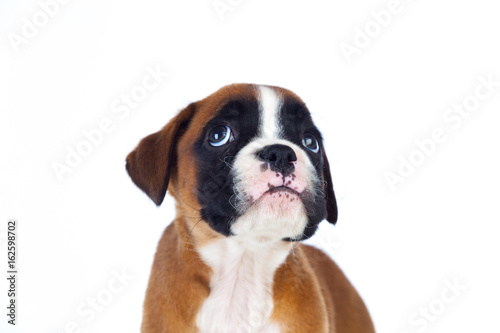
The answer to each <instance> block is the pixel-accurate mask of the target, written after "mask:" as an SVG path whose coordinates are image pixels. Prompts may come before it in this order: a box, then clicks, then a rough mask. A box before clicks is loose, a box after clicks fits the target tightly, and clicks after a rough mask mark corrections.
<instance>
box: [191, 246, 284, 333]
mask: <svg viewBox="0 0 500 333" xmlns="http://www.w3.org/2000/svg"><path fill="white" fill-rule="evenodd" d="M199 251H200V254H201V257H202V258H203V260H204V261H205V262H206V264H207V265H209V266H210V267H211V268H212V270H213V275H212V277H211V281H210V295H209V297H208V298H207V299H206V300H205V302H204V303H203V305H202V307H201V309H200V312H199V313H198V316H197V325H198V328H199V330H200V333H253V332H259V333H279V332H280V329H279V326H278V325H277V324H276V323H272V322H270V320H269V317H270V315H271V313H272V310H273V298H272V285H273V278H274V273H275V272H276V269H277V268H278V267H279V266H280V265H281V264H282V263H283V262H284V261H285V259H286V257H287V255H288V253H289V251H290V244H289V243H285V242H281V241H280V242H276V243H274V244H251V243H247V242H242V241H241V240H236V239H234V238H225V239H222V240H219V241H216V242H214V243H212V244H210V245H207V246H204V247H203V248H201V249H199Z"/></svg>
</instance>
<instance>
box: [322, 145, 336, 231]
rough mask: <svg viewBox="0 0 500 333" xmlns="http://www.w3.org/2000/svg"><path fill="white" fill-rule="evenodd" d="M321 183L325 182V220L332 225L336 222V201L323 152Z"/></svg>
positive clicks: (328, 165) (328, 167)
mask: <svg viewBox="0 0 500 333" xmlns="http://www.w3.org/2000/svg"><path fill="white" fill-rule="evenodd" d="M323 181H324V182H325V185H324V186H325V195H326V213H327V215H326V220H327V221H328V222H330V223H332V224H335V223H336V222H337V215H338V211H337V200H336V199H335V192H333V182H332V175H331V174H330V164H329V163H328V158H327V157H326V154H325V152H324V150H323Z"/></svg>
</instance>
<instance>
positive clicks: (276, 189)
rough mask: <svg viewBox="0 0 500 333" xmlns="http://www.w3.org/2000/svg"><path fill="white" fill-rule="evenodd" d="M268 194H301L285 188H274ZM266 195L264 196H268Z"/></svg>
mask: <svg viewBox="0 0 500 333" xmlns="http://www.w3.org/2000/svg"><path fill="white" fill-rule="evenodd" d="M266 193H269V194H273V193H287V194H293V195H296V196H300V194H299V193H298V192H297V191H294V190H292V189H291V188H289V187H285V186H279V187H274V188H272V189H270V190H269V191H267V192H266ZM266 193H264V194H266Z"/></svg>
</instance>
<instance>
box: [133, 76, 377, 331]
mask: <svg viewBox="0 0 500 333" xmlns="http://www.w3.org/2000/svg"><path fill="white" fill-rule="evenodd" d="M287 93H289V92H287ZM255 94H256V92H255V90H254V89H253V88H251V86H248V85H231V86H227V87H224V88H222V89H221V90H219V91H218V92H217V93H215V94H213V95H211V96H209V97H207V98H205V99H203V100H201V101H199V102H196V103H192V104H190V105H189V106H188V107H187V108H186V109H184V110H182V111H181V112H180V113H179V114H178V115H177V116H176V117H175V118H174V119H173V120H172V121H171V122H170V123H169V124H167V125H166V126H165V127H164V128H163V129H162V130H160V131H159V132H157V133H155V134H152V135H150V136H148V137H146V138H144V139H143V140H142V141H141V142H140V143H139V145H138V147H137V148H136V149H135V150H134V151H133V152H131V153H130V154H129V155H128V157H127V170H128V172H129V174H130V176H131V177H132V179H133V181H134V182H135V183H136V185H137V186H138V187H139V188H141V189H142V190H143V191H144V192H146V194H148V195H149V196H150V197H151V198H152V199H153V201H154V202H155V203H156V204H158V205H159V204H160V203H161V202H162V201H163V197H164V195H165V192H166V190H167V187H168V190H169V192H170V193H171V195H172V196H173V197H174V198H175V199H176V202H177V205H176V206H177V207H176V209H177V217H176V219H175V221H174V223H172V224H171V225H169V226H168V227H167V228H166V230H165V232H164V234H163V236H162V238H161V240H160V242H159V245H158V248H157V251H156V255H155V259H154V263H153V267H152V270H151V276H150V280H149V285H148V289H147V292H146V299H145V301H144V314H143V323H142V332H143V333H161V332H165V333H167V332H168V333H190V332H193V333H194V332H196V331H197V330H196V324H195V321H196V316H197V314H198V311H199V309H200V307H201V305H202V303H203V301H204V300H205V299H206V298H207V297H208V295H209V294H210V287H209V286H210V276H211V269H210V268H209V267H208V266H207V265H206V264H205V263H204V262H203V261H202V260H201V258H200V256H199V254H198V252H197V250H196V249H197V247H199V246H203V245H206V244H209V243H210V242H212V241H213V240H216V239H220V238H221V237H223V236H222V235H220V234H219V233H217V232H215V231H214V230H212V229H211V228H210V227H209V226H208V224H207V223H205V222H204V221H202V220H201V217H200V214H199V209H200V206H199V203H198V201H197V199H196V195H195V193H194V191H193V189H194V188H196V183H195V182H196V168H197V167H198V166H199V165H200V161H195V160H194V153H193V151H192V147H193V145H194V142H195V141H196V140H197V138H198V137H199V136H200V135H201V132H200V131H201V129H202V128H203V125H204V124H205V123H206V122H207V121H208V120H209V119H210V118H211V117H212V116H213V112H214V110H216V109H217V108H218V107H219V106H220V105H221V104H222V103H224V102H225V101H226V100H227V99H228V98H232V97H234V96H246V97H249V98H250V97H255ZM328 171H329V170H328ZM328 173H329V172H328ZM273 300H274V310H273V313H272V316H271V319H272V320H273V321H275V322H278V323H280V326H281V329H282V332H290V333H291V332H298V333H307V332H311V333H320V332H330V333H373V332H374V328H373V324H372V322H371V319H370V316H369V314H368V311H367V309H366V307H365V305H364V303H363V301H362V300H361V298H360V297H359V295H358V294H357V292H356V291H355V289H354V288H353V287H352V285H351V284H350V283H349V281H348V280H347V278H346V277H345V276H344V274H343V273H342V271H341V270H340V269H339V268H338V267H337V265H336V264H335V263H334V262H333V261H332V260H330V259H329V258H328V257H327V256H326V255H325V254H324V253H323V252H321V251H320V250H318V249H315V248H313V247H310V246H306V245H302V244H298V245H297V246H295V247H294V250H293V251H292V252H291V253H290V254H289V256H288V258H287V259H286V262H285V263H284V264H283V265H281V266H280V267H279V268H278V270H277V271H276V273H275V276H274V285H273Z"/></svg>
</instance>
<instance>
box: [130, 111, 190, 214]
mask: <svg viewBox="0 0 500 333" xmlns="http://www.w3.org/2000/svg"><path fill="white" fill-rule="evenodd" d="M194 111H195V104H194V103H191V104H190V105H188V106H187V107H186V108H185V109H184V110H182V111H181V112H179V114H177V116H175V118H173V119H172V120H170V122H169V123H168V124H167V125H166V126H165V127H163V128H162V129H161V130H160V131H158V132H156V133H153V134H151V135H148V136H147V137H145V138H144V139H142V140H141V142H139V144H138V145H137V147H136V148H135V149H134V150H133V151H132V152H131V153H130V154H128V156H127V164H126V168H127V171H128V174H129V176H130V178H132V181H133V182H134V183H135V185H137V187H139V188H140V189H141V190H143V191H144V192H145V193H146V194H147V195H148V196H149V197H150V198H151V200H153V201H154V203H155V204H156V205H158V206H159V205H160V204H161V203H162V202H163V199H164V198H165V194H166V193H167V188H168V183H169V181H170V176H171V172H172V170H173V168H174V167H175V165H176V164H177V163H176V161H177V153H176V150H177V142H178V141H179V139H180V137H181V136H182V134H184V132H185V131H186V128H187V126H188V124H189V122H190V120H191V118H192V117H193V115H194Z"/></svg>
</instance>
